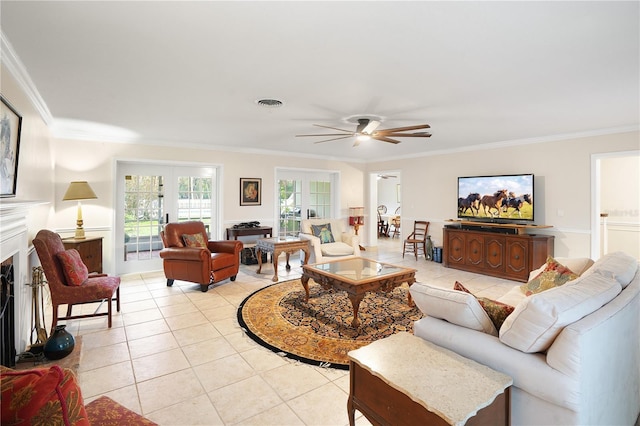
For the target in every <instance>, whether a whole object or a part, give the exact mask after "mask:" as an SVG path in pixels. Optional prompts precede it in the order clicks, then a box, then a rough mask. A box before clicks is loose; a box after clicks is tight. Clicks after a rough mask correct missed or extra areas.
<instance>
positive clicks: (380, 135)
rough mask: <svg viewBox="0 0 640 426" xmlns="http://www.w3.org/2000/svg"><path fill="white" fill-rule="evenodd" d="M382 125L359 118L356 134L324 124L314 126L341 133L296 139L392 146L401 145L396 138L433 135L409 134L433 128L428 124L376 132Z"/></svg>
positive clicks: (427, 133) (313, 135)
mask: <svg viewBox="0 0 640 426" xmlns="http://www.w3.org/2000/svg"><path fill="white" fill-rule="evenodd" d="M380 124H381V123H380V121H378V120H371V119H369V118H359V119H358V126H357V127H356V130H355V132H354V131H351V130H345V129H340V128H337V127H331V126H323V125H322V124H314V126H316V127H322V128H324V129H331V130H337V131H339V132H341V133H318V134H308V135H296V137H308V136H312V137H318V136H322V137H331V138H330V139H324V140H320V141H316V142H314V143H324V142H331V141H336V140H340V139H347V138H351V137H355V138H356V140H355V142H354V144H353V146H358V145H359V144H360V142H361V141H366V140H369V139H375V140H378V141H382V142H388V143H392V144H399V143H400V141H399V140H397V139H394V138H429V137H431V133H429V132H425V131H421V132H414V133H407V132H411V131H414V130H421V129H429V128H431V126H429V125H428V124H417V125H415V126H405V127H394V128H391V129H383V130H376V129H377V128H378V126H380Z"/></svg>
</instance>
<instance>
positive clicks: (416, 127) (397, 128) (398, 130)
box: [377, 124, 431, 133]
mask: <svg viewBox="0 0 640 426" xmlns="http://www.w3.org/2000/svg"><path fill="white" fill-rule="evenodd" d="M430 128H431V126H429V125H428V124H418V125H415V126H406V127H394V128H392V129H384V130H377V132H378V133H397V132H406V131H409V130H419V129H430Z"/></svg>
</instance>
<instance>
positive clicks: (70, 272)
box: [56, 249, 89, 286]
mask: <svg viewBox="0 0 640 426" xmlns="http://www.w3.org/2000/svg"><path fill="white" fill-rule="evenodd" d="M56 256H57V257H58V260H59V261H60V264H61V265H62V271H63V272H64V276H65V278H66V279H67V285H75V286H78V285H82V283H84V282H85V281H86V280H87V278H89V269H87V265H85V264H84V262H82V258H81V257H80V253H78V250H76V249H69V250H65V251H61V252H60V253H58V254H57V255H56Z"/></svg>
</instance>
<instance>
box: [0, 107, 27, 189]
mask: <svg viewBox="0 0 640 426" xmlns="http://www.w3.org/2000/svg"><path fill="white" fill-rule="evenodd" d="M0 100H1V101H2V102H0V144H1V145H0V152H1V153H2V154H1V155H2V163H1V164H0V197H15V196H16V183H17V179H18V153H19V151H20V130H21V128H22V117H21V116H20V114H18V112H17V111H16V110H15V109H14V108H13V107H12V106H11V104H10V103H9V102H7V100H6V99H5V98H4V97H3V96H0Z"/></svg>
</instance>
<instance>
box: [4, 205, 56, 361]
mask: <svg viewBox="0 0 640 426" xmlns="http://www.w3.org/2000/svg"><path fill="white" fill-rule="evenodd" d="M42 204H48V202H47V201H35V200H34V201H22V200H16V199H2V200H0V260H2V261H4V260H5V259H8V258H11V257H12V258H13V265H14V269H13V271H14V305H15V312H16V318H15V343H16V345H15V346H16V350H17V351H18V353H20V352H21V351H24V350H25V349H26V347H27V345H28V344H29V343H30V340H31V338H30V333H31V330H30V328H31V289H30V288H29V286H27V285H25V284H27V283H29V282H30V281H31V274H30V272H29V271H30V265H29V241H28V237H27V231H28V229H27V215H28V214H29V212H30V211H31V210H32V209H33V208H34V207H36V206H39V205H42ZM34 266H35V265H34Z"/></svg>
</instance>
